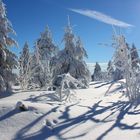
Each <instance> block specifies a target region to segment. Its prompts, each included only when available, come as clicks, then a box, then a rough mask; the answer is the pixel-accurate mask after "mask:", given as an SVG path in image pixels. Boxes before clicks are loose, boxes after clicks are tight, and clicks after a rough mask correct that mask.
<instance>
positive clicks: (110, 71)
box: [107, 60, 114, 80]
mask: <svg viewBox="0 0 140 140" xmlns="http://www.w3.org/2000/svg"><path fill="white" fill-rule="evenodd" d="M107 76H108V80H113V76H114V68H113V64H112V61H111V60H110V61H109V62H108V66H107Z"/></svg>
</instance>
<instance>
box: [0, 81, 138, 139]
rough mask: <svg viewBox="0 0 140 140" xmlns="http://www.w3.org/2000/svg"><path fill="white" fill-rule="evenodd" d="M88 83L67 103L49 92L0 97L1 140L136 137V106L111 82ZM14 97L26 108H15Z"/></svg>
mask: <svg viewBox="0 0 140 140" xmlns="http://www.w3.org/2000/svg"><path fill="white" fill-rule="evenodd" d="M109 86H110V84H109V83H101V82H97V83H91V85H90V88H89V89H82V90H76V93H75V95H74V96H72V97H71V100H70V101H69V102H68V103H65V102H63V103H60V102H57V101H55V95H54V93H53V92H46V91H35V92H20V91H16V93H15V94H13V95H12V96H9V97H5V98H2V99H0V139H1V140H45V139H46V140H74V139H75V140H86V139H87V140H102V139H103V140H118V139H120V140H139V139H140V106H137V107H133V106H132V105H131V104H130V103H129V102H127V99H126V98H125V97H124V96H122V92H120V86H119V84H115V85H114V86H113V87H112V88H111V89H110V91H109V93H108V94H107V95H106V96H105V92H106V91H107V90H108V88H109ZM18 101H22V102H23V104H25V105H26V106H28V108H29V109H28V111H20V110H19V109H17V108H16V104H17V102H18Z"/></svg>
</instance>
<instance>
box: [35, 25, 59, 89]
mask: <svg viewBox="0 0 140 140" xmlns="http://www.w3.org/2000/svg"><path fill="white" fill-rule="evenodd" d="M57 51H58V47H57V46H56V45H55V44H54V42H53V39H52V34H51V31H50V30H49V28H48V27H47V28H46V30H45V31H44V32H43V33H41V36H40V38H39V39H38V40H37V41H36V46H35V57H36V60H37V62H36V65H37V66H36V76H37V77H38V80H39V81H38V82H39V83H40V87H41V88H42V87H49V86H51V85H52V80H53V69H54V67H52V63H51V61H52V58H53V57H54V56H55V55H56V53H57Z"/></svg>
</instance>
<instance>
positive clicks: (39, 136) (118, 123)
mask: <svg viewBox="0 0 140 140" xmlns="http://www.w3.org/2000/svg"><path fill="white" fill-rule="evenodd" d="M101 103H102V100H101V101H99V102H97V103H95V104H94V105H93V106H92V107H89V106H82V105H79V104H75V105H71V106H67V107H66V108H65V110H64V112H63V113H62V115H61V116H60V117H59V119H60V120H61V119H62V121H61V123H59V124H58V125H56V126H54V128H53V129H50V128H49V127H47V126H44V127H42V128H41V130H40V131H39V132H36V133H33V134H30V135H26V136H24V134H25V133H26V132H28V130H30V129H31V128H32V127H34V125H35V124H37V123H38V121H39V120H41V119H42V118H44V117H47V115H48V114H50V113H51V112H52V111H49V112H48V113H47V114H45V115H43V116H41V117H40V118H38V119H37V120H35V121H33V122H32V123H31V124H29V125H28V126H26V127H24V128H23V129H21V130H20V131H19V132H18V133H17V135H16V138H15V139H14V140H19V139H20V140H30V139H33V140H44V139H47V138H49V137H51V136H55V137H57V138H58V139H59V140H66V139H67V140H68V139H73V138H81V137H83V136H85V135H86V134H87V133H89V132H90V131H91V130H93V128H95V127H96V126H95V124H98V125H103V124H105V123H109V122H111V123H112V125H111V126H109V127H108V128H107V129H106V130H105V131H102V132H100V133H101V134H100V135H99V137H98V138H97V140H102V139H103V138H104V137H105V136H106V135H108V134H109V133H111V132H112V131H113V130H114V129H115V128H119V129H120V130H136V129H140V126H138V123H137V122H136V123H134V124H132V125H129V124H127V123H124V122H123V119H124V117H125V116H126V115H140V110H136V109H135V110H134V111H131V109H132V106H133V105H132V104H131V103H130V102H126V101H118V102H110V103H109V105H108V106H102V105H100V104H101ZM72 106H78V107H82V108H87V109H88V110H87V111H86V112H85V113H83V114H81V115H80V116H77V117H74V118H70V116H69V112H70V110H71V107H72ZM106 112H109V113H110V114H109V115H108V113H107V114H104V113H106ZM102 114H104V115H102ZM100 115H102V116H104V117H103V118H102V119H101V118H100ZM114 115H115V116H116V117H115V120H114ZM112 118H113V119H112ZM87 121H91V122H93V127H92V128H90V129H89V130H86V131H85V132H81V133H80V134H78V135H71V136H70V137H67V138H66V137H65V134H67V133H69V132H71V131H72V130H74V129H75V128H76V127H78V126H80V125H82V124H85V123H86V122H87ZM82 127H83V126H82ZM93 135H94V134H93ZM93 137H94V136H93Z"/></svg>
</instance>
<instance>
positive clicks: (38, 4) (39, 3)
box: [3, 0, 140, 62]
mask: <svg viewBox="0 0 140 140" xmlns="http://www.w3.org/2000/svg"><path fill="white" fill-rule="evenodd" d="M3 1H4V3H5V4H6V7H7V15H8V18H9V20H10V21H11V22H12V24H13V28H14V29H15V31H16V33H17V36H16V37H15V39H16V40H17V42H18V43H19V48H13V49H12V50H13V51H15V52H16V53H17V54H18V53H19V52H20V51H21V49H22V47H23V45H24V42H25V41H28V42H29V45H30V47H31V48H32V47H33V46H34V42H35V41H36V39H37V38H38V37H39V36H40V33H41V32H42V31H44V29H45V27H46V25H49V27H50V29H51V31H52V33H53V38H54V41H55V43H56V44H57V45H60V42H61V41H62V38H63V34H64V27H65V25H66V24H67V15H69V16H70V19H71V23H72V25H74V28H73V30H74V33H75V34H76V35H78V36H80V37H81V39H82V41H83V44H84V47H85V49H86V50H87V53H88V56H89V58H88V59H86V61H87V62H96V61H98V62H107V61H108V60H109V59H111V57H112V54H113V51H114V49H113V48H111V47H103V46H101V45H99V43H107V44H109V45H110V44H111V42H112V32H113V31H112V26H111V25H109V24H106V23H104V22H101V21H98V20H96V19H94V18H89V17H88V16H84V15H81V14H79V13H76V12H73V11H71V10H69V9H75V10H77V9H80V10H83V11H84V10H90V11H91V10H94V11H97V12H100V13H101V14H105V15H108V16H110V17H112V18H113V19H117V20H119V21H123V22H125V23H126V24H131V25H133V26H134V27H130V28H121V32H122V33H124V34H125V35H126V38H127V41H128V43H130V44H131V43H133V42H134V43H135V45H136V47H137V48H139V49H140V39H139V37H140V28H139V26H140V16H139V13H140V0H3ZM118 29H119V28H118ZM60 47H61V48H62V47H63V46H62V45H61V46H60Z"/></svg>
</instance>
